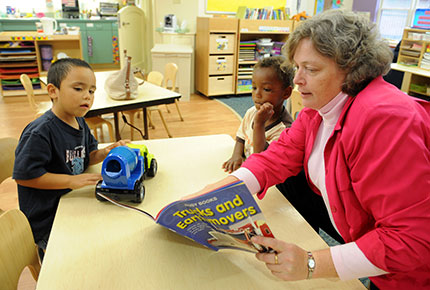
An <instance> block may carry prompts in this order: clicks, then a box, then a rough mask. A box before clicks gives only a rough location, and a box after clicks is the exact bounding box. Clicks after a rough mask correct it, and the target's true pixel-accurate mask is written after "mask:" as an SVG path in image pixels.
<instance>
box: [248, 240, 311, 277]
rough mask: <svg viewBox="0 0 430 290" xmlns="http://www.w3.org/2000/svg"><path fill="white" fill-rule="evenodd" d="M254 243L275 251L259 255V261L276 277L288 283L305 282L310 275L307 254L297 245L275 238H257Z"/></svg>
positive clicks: (257, 255)
mask: <svg viewBox="0 0 430 290" xmlns="http://www.w3.org/2000/svg"><path fill="white" fill-rule="evenodd" d="M252 242H253V243H256V244H260V245H263V246H266V247H269V248H271V249H273V250H274V251H275V252H272V253H257V254H256V257H257V259H258V260H260V261H262V262H264V263H266V267H267V268H268V269H269V270H270V271H272V274H273V275H275V276H276V277H278V278H280V279H282V280H286V281H296V280H304V279H306V277H307V275H308V266H307V252H306V251H305V250H303V249H302V248H300V247H298V246H297V245H294V244H290V243H286V242H284V241H280V240H277V239H274V238H266V237H261V236H255V237H253V238H252Z"/></svg>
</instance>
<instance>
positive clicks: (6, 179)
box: [0, 137, 18, 210]
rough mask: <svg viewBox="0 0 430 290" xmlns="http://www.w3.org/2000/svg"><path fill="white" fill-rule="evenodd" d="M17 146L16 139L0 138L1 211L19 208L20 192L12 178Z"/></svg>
mask: <svg viewBox="0 0 430 290" xmlns="http://www.w3.org/2000/svg"><path fill="white" fill-rule="evenodd" d="M17 145H18V140H17V139H15V138H10V137H6V138H0V152H1V154H0V185H1V186H0V207H1V209H0V210H8V209H11V208H18V190H17V187H16V183H15V181H14V180H12V179H11V178H10V177H12V173H13V165H14V162H15V149H16V146H17Z"/></svg>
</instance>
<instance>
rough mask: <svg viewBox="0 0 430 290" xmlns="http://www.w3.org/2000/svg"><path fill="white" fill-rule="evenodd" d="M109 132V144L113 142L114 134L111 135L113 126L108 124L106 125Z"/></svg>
mask: <svg viewBox="0 0 430 290" xmlns="http://www.w3.org/2000/svg"><path fill="white" fill-rule="evenodd" d="M106 125H107V127H108V130H109V142H115V137H114V136H115V134H114V133H113V126H112V124H111V123H110V122H107V123H106Z"/></svg>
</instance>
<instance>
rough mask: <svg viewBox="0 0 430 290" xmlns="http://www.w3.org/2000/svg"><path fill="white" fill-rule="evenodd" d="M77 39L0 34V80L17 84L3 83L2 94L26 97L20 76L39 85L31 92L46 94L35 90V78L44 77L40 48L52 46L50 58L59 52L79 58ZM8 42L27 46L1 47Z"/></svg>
mask: <svg viewBox="0 0 430 290" xmlns="http://www.w3.org/2000/svg"><path fill="white" fill-rule="evenodd" d="M23 38H25V39H23ZM80 40H81V38H80V35H43V34H38V33H37V32H35V31H6V32H1V33H0V43H3V45H2V47H0V50H1V51H2V52H3V53H0V57H2V58H1V59H0V68H2V69H1V72H0V78H1V79H4V80H11V81H13V82H16V83H9V84H7V83H6V84H5V83H2V84H1V85H0V90H1V93H2V95H3V96H22V95H26V92H25V90H24V88H23V87H22V85H21V82H20V78H19V77H20V75H21V74H22V73H26V74H28V75H29V77H30V78H32V79H33V80H36V82H33V85H38V86H37V89H35V90H34V93H35V94H43V93H46V91H44V90H42V89H38V88H39V87H40V86H39V84H40V82H38V81H37V79H38V78H39V77H40V75H44V74H46V72H45V71H42V57H41V51H40V50H39V46H40V45H45V44H48V45H51V47H52V56H53V57H55V56H56V55H57V53H58V52H59V51H62V52H65V53H66V54H67V55H69V56H70V57H75V58H81V59H82V50H81V43H80ZM8 43H12V45H16V44H21V43H25V44H27V45H23V46H18V45H17V46H13V47H4V44H6V45H7V44H8ZM29 44H31V45H29ZM20 50H22V51H20ZM14 51H16V52H14ZM25 51H26V52H25ZM8 58H9V59H8ZM16 88H19V90H15V89H16Z"/></svg>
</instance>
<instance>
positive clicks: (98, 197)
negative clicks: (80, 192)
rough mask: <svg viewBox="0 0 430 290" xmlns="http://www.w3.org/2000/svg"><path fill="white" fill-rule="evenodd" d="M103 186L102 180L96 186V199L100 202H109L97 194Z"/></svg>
mask: <svg viewBox="0 0 430 290" xmlns="http://www.w3.org/2000/svg"><path fill="white" fill-rule="evenodd" d="M101 186H102V181H101V180H100V181H99V182H98V183H97V185H96V199H97V200H98V201H107V200H106V199H104V198H103V197H101V196H100V195H98V194H97V191H98V190H99V189H100V188H101Z"/></svg>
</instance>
